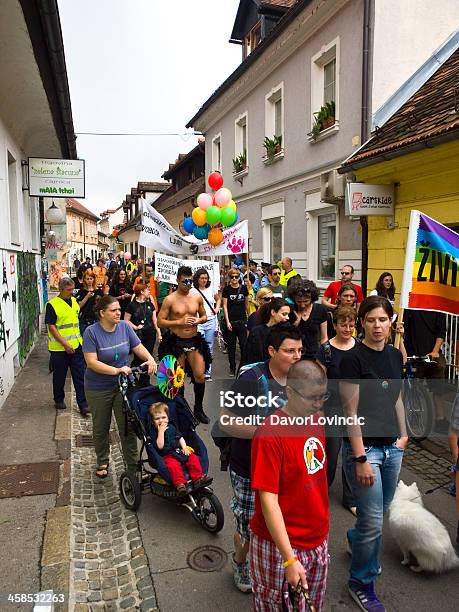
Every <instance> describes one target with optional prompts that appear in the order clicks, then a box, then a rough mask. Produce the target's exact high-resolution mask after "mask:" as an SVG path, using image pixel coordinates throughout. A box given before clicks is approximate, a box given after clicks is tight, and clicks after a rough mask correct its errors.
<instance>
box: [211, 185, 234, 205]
mask: <svg viewBox="0 0 459 612" xmlns="http://www.w3.org/2000/svg"><path fill="white" fill-rule="evenodd" d="M232 198H233V196H232V195H231V191H230V190H229V189H227V188H226V187H222V188H221V189H219V190H218V191H217V193H216V194H215V204H217V205H218V206H220V207H222V208H223V206H226V205H227V204H229V203H230V202H231V200H232Z"/></svg>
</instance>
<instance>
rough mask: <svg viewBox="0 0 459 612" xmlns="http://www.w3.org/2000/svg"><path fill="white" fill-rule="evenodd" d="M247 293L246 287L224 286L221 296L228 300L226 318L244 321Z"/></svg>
mask: <svg viewBox="0 0 459 612" xmlns="http://www.w3.org/2000/svg"><path fill="white" fill-rule="evenodd" d="M248 295H249V292H248V291H247V287H245V286H241V287H231V286H230V285H226V287H224V289H223V292H222V296H223V297H224V298H226V299H227V300H228V302H227V308H228V318H229V320H230V321H246V320H247V313H246V310H245V298H246V297H247V296H248Z"/></svg>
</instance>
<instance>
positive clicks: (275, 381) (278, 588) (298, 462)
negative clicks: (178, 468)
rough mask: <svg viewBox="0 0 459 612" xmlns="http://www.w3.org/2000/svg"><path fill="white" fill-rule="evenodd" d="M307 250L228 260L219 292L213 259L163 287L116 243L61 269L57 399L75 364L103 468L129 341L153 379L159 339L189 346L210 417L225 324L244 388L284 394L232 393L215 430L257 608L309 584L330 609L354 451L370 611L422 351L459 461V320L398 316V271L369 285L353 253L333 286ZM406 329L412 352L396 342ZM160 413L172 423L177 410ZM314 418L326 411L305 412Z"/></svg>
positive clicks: (313, 596)
mask: <svg viewBox="0 0 459 612" xmlns="http://www.w3.org/2000/svg"><path fill="white" fill-rule="evenodd" d="M184 263H186V262H184ZM292 263H293V262H292V260H291V259H290V258H288V257H284V258H283V259H282V261H281V262H280V263H279V264H269V265H268V264H266V265H265V264H262V265H261V266H260V267H259V266H258V264H257V263H256V262H255V261H252V260H251V261H250V262H249V265H248V267H246V266H245V265H244V264H243V262H242V261H241V260H238V259H235V261H234V262H233V264H232V266H231V267H228V268H227V269H224V271H223V276H224V277H225V278H223V280H222V287H221V288H220V289H221V290H220V291H214V290H213V289H212V287H211V283H210V278H209V273H208V272H207V271H206V270H205V269H201V270H198V271H196V272H195V273H194V274H193V273H192V270H191V269H190V268H189V267H187V266H186V265H184V266H182V267H181V268H179V270H178V274H177V284H176V285H175V286H170V285H167V286H166V287H164V285H166V283H158V282H157V281H156V279H155V277H154V267H153V265H152V264H146V265H142V262H141V261H139V260H137V261H136V264H135V265H134V264H133V265H131V266H130V267H129V268H130V269H128V268H127V267H126V266H124V265H122V264H123V262H121V261H116V260H115V258H114V257H113V255H111V256H110V257H109V258H108V260H107V261H104V260H99V261H98V262H97V265H96V266H94V267H93V266H92V265H91V263H90V261H86V262H84V263H82V264H81V265H80V266H79V267H78V270H77V274H76V277H75V279H70V278H65V279H62V280H61V282H60V284H59V290H60V293H59V296H58V297H56V298H54V299H52V300H51V301H50V302H49V303H48V305H47V308H46V319H45V322H46V323H47V325H48V329H49V350H50V354H51V359H50V367H51V369H52V370H53V392H54V401H55V405H56V408H57V409H61V408H65V401H64V400H65V394H64V382H65V377H66V374H67V370H68V368H70V370H71V375H72V378H73V382H74V386H75V390H76V397H77V403H78V406H79V409H80V411H81V413H82V414H87V413H88V412H89V410H90V411H91V415H92V419H93V430H94V434H93V436H94V444H95V451H96V455H97V471H96V474H97V476H98V477H100V478H104V477H106V476H107V474H108V473H109V441H108V432H109V426H110V419H111V414H112V411H113V412H114V414H115V417H116V420H117V423H118V427H119V429H120V431H122V429H123V421H122V407H121V398H120V395H119V393H118V391H117V376H118V374H119V373H120V372H126V373H128V371H129V366H130V362H129V354H130V353H133V355H134V361H133V362H132V364H131V365H138V364H146V367H147V368H148V374H145V375H144V379H143V380H142V381H141V382H143V383H145V384H148V382H149V377H150V375H151V374H152V373H153V372H154V371H155V368H156V362H155V360H154V358H153V356H152V355H153V352H154V348H155V342H156V340H158V342H159V347H158V356H159V358H161V357H162V356H164V355H167V354H172V355H175V356H176V357H177V359H178V360H179V362H180V363H181V364H182V366H183V367H184V368H186V370H187V371H188V373H189V374H190V376H191V379H192V382H193V385H194V395H195V404H194V413H195V416H196V417H197V419H198V420H199V421H201V422H202V423H209V418H208V416H207V415H206V414H205V412H204V407H203V399H204V392H205V383H206V381H209V380H211V377H212V369H211V367H212V366H211V363H212V354H213V350H214V342H215V337H216V336H217V335H218V334H220V333H221V335H222V338H223V340H224V345H225V347H226V349H225V350H226V351H227V354H228V365H229V376H230V377H234V378H235V380H234V381H233V385H232V389H233V391H235V392H237V393H240V394H241V395H242V396H243V397H246V396H248V395H251V396H254V397H256V398H260V397H262V396H268V394H269V393H270V394H271V395H272V396H274V397H276V398H277V400H278V403H276V404H274V407H271V408H273V409H270V407H266V406H265V407H260V408H259V409H257V415H261V416H263V417H265V419H264V423H263V424H262V425H261V426H260V427H257V426H256V424H251V423H250V422H249V424H247V421H246V420H244V418H245V417H247V416H251V415H253V414H254V412H253V411H254V410H255V409H251V410H248V409H247V407H245V406H244V405H241V406H238V407H231V409H229V408H226V407H225V406H223V407H222V410H221V415H220V419H219V421H218V422H217V423H216V424H215V425H214V427H213V429H212V436H213V438H214V440H215V442H216V443H217V445H218V446H219V447H220V450H221V453H222V457H223V456H225V457H226V459H227V461H228V463H229V476H230V482H231V486H232V490H233V498H232V502H231V511H232V513H233V515H234V521H235V534H234V554H233V556H232V559H231V562H232V567H233V572H234V580H235V584H236V586H237V588H238V589H240V590H241V591H243V592H252V593H253V597H254V608H255V609H256V610H261V611H264V610H281V609H289V602H291V601H292V598H295V597H297V598H298V599H299V600H300V602H301V603H300V608H299V609H307V607H305V606H306V602H307V601H308V600H309V603H310V604H312V605H314V606H315V608H316V609H317V610H320V609H321V608H322V606H323V601H324V597H325V590H326V582H327V571H328V563H329V557H328V549H327V537H328V527H329V514H328V512H329V511H328V488H329V487H330V486H331V484H332V483H333V481H334V478H335V473H336V469H337V465H338V458H339V454H340V452H341V453H342V488H343V491H342V500H343V505H344V506H345V507H346V508H347V509H348V510H349V511H350V512H352V513H353V514H354V515H355V516H356V523H355V527H354V528H353V529H350V530H349V531H348V533H347V541H348V548H349V553H350V555H351V562H350V573H349V582H348V587H349V593H350V595H351V597H352V598H353V599H354V600H355V602H356V603H357V605H358V606H359V607H360V609H362V610H371V611H374V612H381V611H383V610H384V609H385V608H384V605H383V604H382V603H381V601H380V600H379V598H378V596H377V595H376V593H375V589H374V583H375V580H376V578H377V577H378V575H379V574H380V573H381V567H380V561H379V555H380V549H381V541H382V523H383V516H384V513H385V512H386V511H387V510H388V508H389V505H390V504H391V502H392V499H393V497H394V493H395V488H396V486H397V482H398V476H399V472H400V468H401V464H402V460H403V453H404V449H405V447H406V445H407V443H408V437H407V432H406V426H405V413H404V406H403V401H402V393H401V389H402V378H403V363H404V361H405V360H406V357H407V355H430V357H431V358H432V360H433V362H434V364H433V367H431V368H429V369H426V371H425V372H424V373H421V375H422V376H425V377H429V387H430V389H431V390H432V392H433V393H434V401H435V411H436V414H435V417H436V423H435V430H436V431H437V432H438V433H444V434H446V433H447V432H448V429H449V433H450V444H451V451H452V455H453V461H454V462H457V454H458V453H457V440H458V432H459V402H458V401H456V403H455V411H453V416H452V419H451V424H449V422H448V420H447V419H446V418H445V414H444V412H443V406H444V403H443V402H442V401H441V394H442V392H443V389H444V387H445V385H442V384H441V381H442V379H443V380H444V378H445V367H446V363H445V360H444V357H443V355H442V353H441V346H442V344H443V342H444V339H445V333H446V318H445V315H443V314H441V313H436V312H427V311H405V314H404V317H403V323H400V322H398V320H397V313H396V312H395V311H394V303H395V286H394V280H393V277H392V275H391V273H390V272H383V273H382V274H381V276H380V278H379V280H378V282H377V284H376V287H375V288H374V290H372V291H371V293H370V295H369V296H368V297H366V298H365V297H364V296H363V293H362V289H361V287H360V286H359V285H358V284H356V283H355V282H354V281H353V277H354V269H353V267H352V266H351V265H345V266H343V268H342V270H341V278H340V280H337V281H333V282H331V283H330V285H329V286H328V287H327V289H326V290H325V292H324V294H323V297H322V298H321V299H319V298H320V293H319V290H318V288H317V287H316V285H315V283H314V282H313V281H310V280H305V279H303V278H302V277H301V275H300V274H298V272H297V271H296V270H295V269H294V268H293V265H292ZM396 333H397V334H398V335H399V336H401V338H402V341H401V345H400V350H399V349H398V348H395V346H394V338H395V335H396ZM237 345H239V360H238V362H237V359H236V355H237V350H236V349H237ZM155 410H156V412H155V415H156V414H157V415H160V416H157V417H155V418H157V419H158V423H159V419H160V417H161V418H162V419H164V415H163V413H162V412H161V410H162V408H161V407H157V409H155ZM323 414H325V415H327V416H329V417H330V416H336V417H348V418H349V419H350V420H349V424H348V427H347V428H346V427H342V426H341V425H340V426H337V425H336V424H334V425H331V424H328V422H327V423H326V425H325V428H324V427H323V425H322V424H319V423H318V422H317V421H314V418H312V417H314V416H317V415H323ZM166 416H167V415H166ZM238 417H242V420H241V419H240V418H238ZM305 417H311V418H310V420H309V421H308V422H307V424H306V425H304V418H305ZM300 418H301V419H303V421H302V422H303V424H302V425H299V424H298V422H299V421H298V419H300ZM362 419H363V420H362ZM166 420H167V419H166ZM338 421H339V419H338ZM280 423H282V424H280ZM162 427H163V428H165V427H166V426H162ZM158 431H159V430H158ZM158 439H159V438H158ZM121 440H122V446H123V454H124V458H125V461H126V464H127V467H128V469H132V470H134V469H135V462H136V453H137V445H136V438H135V436H134V435H133V434H130V433H128V435H127V436H123V435H121ZM161 444H163V445H164V440H163V438H161ZM456 467H457V466H456ZM201 477H202V474H196V478H201ZM180 486H182V487H183V484H182V483H180ZM306 508H309V509H313V511H307V512H306V511H305V509H306Z"/></svg>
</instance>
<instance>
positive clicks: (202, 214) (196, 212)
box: [191, 208, 206, 227]
mask: <svg viewBox="0 0 459 612" xmlns="http://www.w3.org/2000/svg"><path fill="white" fill-rule="evenodd" d="M191 218H192V219H193V221H194V222H195V223H196V225H197V226H198V227H202V226H203V225H205V223H206V211H205V210H202V208H194V209H193V212H192V213H191Z"/></svg>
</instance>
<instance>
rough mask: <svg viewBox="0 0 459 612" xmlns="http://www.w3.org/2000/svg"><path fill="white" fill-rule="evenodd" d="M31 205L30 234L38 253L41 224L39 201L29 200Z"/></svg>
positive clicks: (33, 246) (33, 247)
mask: <svg viewBox="0 0 459 612" xmlns="http://www.w3.org/2000/svg"><path fill="white" fill-rule="evenodd" d="M29 205H30V234H31V239H32V249H34V250H35V251H37V250H38V249H39V248H40V223H39V218H40V217H39V212H38V210H39V209H38V201H37V200H36V198H29Z"/></svg>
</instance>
